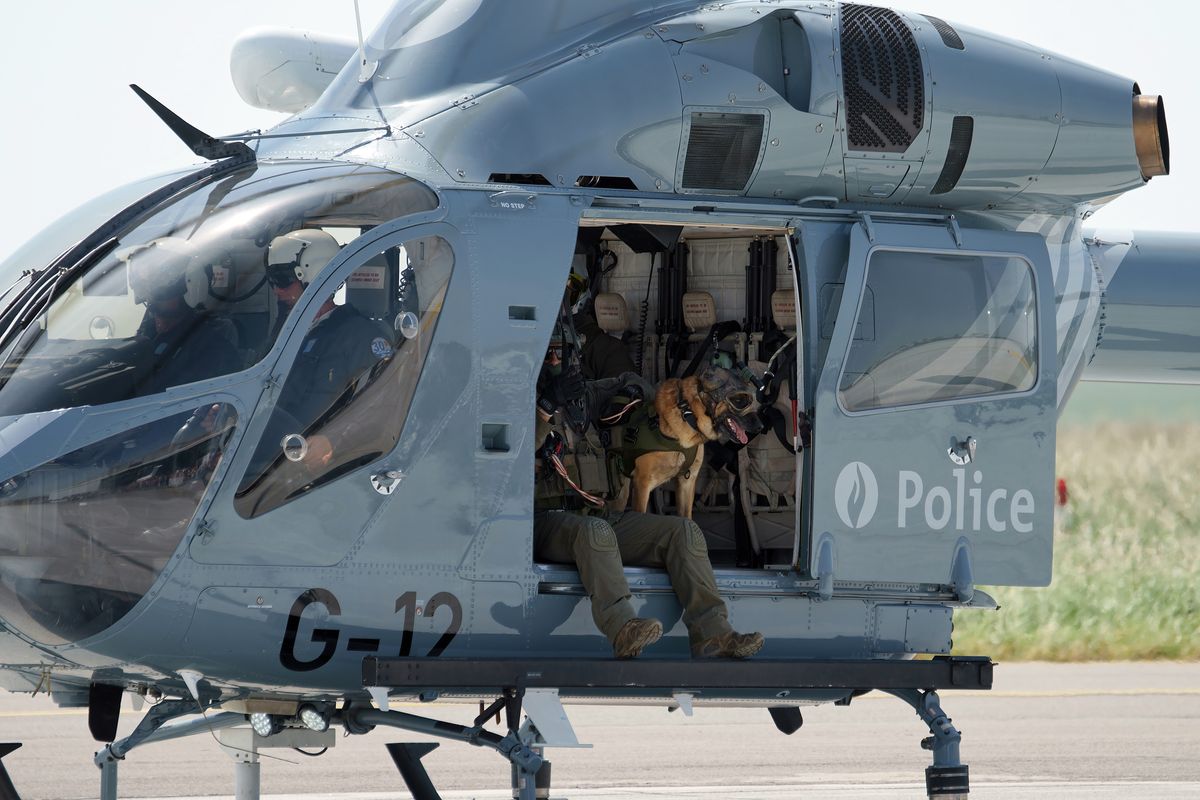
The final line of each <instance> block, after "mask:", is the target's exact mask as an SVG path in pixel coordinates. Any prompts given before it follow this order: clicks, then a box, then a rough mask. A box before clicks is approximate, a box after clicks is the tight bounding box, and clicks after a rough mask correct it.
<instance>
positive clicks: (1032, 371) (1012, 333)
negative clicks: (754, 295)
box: [838, 250, 1038, 412]
mask: <svg viewBox="0 0 1200 800" xmlns="http://www.w3.org/2000/svg"><path fill="white" fill-rule="evenodd" d="M866 292H867V293H868V294H869V295H870V296H871V297H873V298H874V302H873V303H872V304H871V305H870V306H867V305H862V306H861V307H860V309H859V311H858V315H859V316H858V319H857V323H856V326H855V330H856V335H855V338H854V340H853V341H852V342H851V345H850V350H849V352H848V354H847V357H846V363H845V366H844V368H843V372H842V377H841V381H840V383H839V387H838V400H839V402H840V403H841V405H842V408H844V409H845V410H846V411H849V412H855V411H869V410H872V409H877V408H887V407H894V406H908V405H917V404H923V403H934V402H943V401H952V400H959V399H964V398H970V397H979V396H982V395H993V394H1000V393H1007V392H1023V391H1027V390H1029V389H1032V388H1033V386H1034V384H1035V383H1036V381H1037V368H1038V364H1037V313H1036V312H1037V306H1036V300H1035V293H1034V279H1033V270H1032V269H1031V268H1030V265H1029V263H1028V262H1026V261H1025V260H1023V259H1020V258H1014V257H1008V256H983V255H969V256H964V255H959V254H943V253H921V252H907V251H892V250H878V251H875V252H874V253H873V254H872V255H871V258H870V261H869V262H868V264H867V286H866ZM864 315H867V316H870V317H872V318H871V319H865V318H864Z"/></svg>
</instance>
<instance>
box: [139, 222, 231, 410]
mask: <svg viewBox="0 0 1200 800" xmlns="http://www.w3.org/2000/svg"><path fill="white" fill-rule="evenodd" d="M117 257H118V258H119V259H121V260H122V261H125V262H126V263H127V265H128V270H129V287H130V289H132V291H133V296H134V301H135V302H138V303H142V304H144V305H145V306H146V315H145V317H144V318H143V320H142V324H141V326H140V327H139V328H138V333H137V335H138V337H139V338H142V339H145V340H147V341H148V342H149V345H150V359H149V365H148V369H147V370H146V371H145V372H143V373H142V374H141V375H140V376H139V381H138V382H139V391H138V394H139V395H141V394H153V393H156V392H161V391H164V390H166V389H169V388H171V387H172V386H181V385H183V384H186V383H192V382H195V381H201V380H205V379H206V378H214V377H217V376H219V375H227V374H229V373H232V372H236V371H237V370H238V369H240V368H241V359H240V358H239V357H238V354H237V349H236V348H235V346H234V343H233V341H232V340H231V332H230V327H231V326H230V325H229V324H228V323H227V322H224V323H223V321H222V320H219V319H217V318H215V317H213V316H212V315H211V314H210V313H209V312H207V311H205V310H204V308H203V302H204V300H205V298H206V297H207V295H208V287H209V282H208V276H207V274H206V273H205V272H204V271H203V269H202V267H200V266H199V265H198V261H197V259H196V257H195V248H194V247H193V245H192V244H191V243H190V242H188V241H187V240H185V239H179V238H174V237H163V238H160V239H156V240H154V241H152V242H150V243H148V244H144V245H135V246H133V247H130V248H127V249H126V250H124V251H123V252H121V253H118V255H117Z"/></svg>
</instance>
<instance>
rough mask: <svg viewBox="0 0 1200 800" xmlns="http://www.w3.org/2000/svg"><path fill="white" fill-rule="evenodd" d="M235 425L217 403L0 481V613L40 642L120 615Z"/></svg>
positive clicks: (158, 566) (87, 630) (92, 628)
mask: <svg viewBox="0 0 1200 800" xmlns="http://www.w3.org/2000/svg"><path fill="white" fill-rule="evenodd" d="M235 423H236V418H235V414H234V412H233V409H232V407H230V406H226V405H224V404H221V403H214V404H210V405H206V406H204V407H202V408H199V409H196V410H194V411H189V412H186V413H183V414H176V415H173V416H169V417H165V418H162V419H159V420H156V421H154V422H151V423H149V424H145V425H141V426H138V427H135V428H131V429H128V430H125V431H122V432H121V433H119V434H117V435H113V436H109V437H107V438H104V439H102V440H100V441H98V442H95V443H93V444H89V445H86V446H84V447H80V448H76V449H74V450H71V451H69V452H66V453H63V454H61V455H59V456H57V457H55V458H53V459H52V460H50V461H48V462H46V463H43V464H42V465H40V466H38V467H35V468H33V469H30V470H27V471H25V472H21V473H18V474H12V475H9V476H7V477H4V478H3V479H0V619H3V621H4V624H5V625H7V626H9V627H11V628H13V629H15V630H17V631H20V632H21V633H24V634H25V635H26V636H28V637H30V638H31V639H33V640H34V641H37V642H40V643H42V644H49V645H61V644H67V643H70V642H76V641H79V640H82V639H86V638H88V637H90V636H94V635H95V634H97V633H100V632H101V631H103V630H105V629H106V628H108V627H109V626H111V625H113V624H114V623H116V622H117V621H118V620H120V619H121V618H122V617H124V616H125V615H126V614H127V613H128V612H129V611H130V610H131V609H132V608H133V607H134V606H135V605H137V603H138V602H139V601H140V600H141V599H142V597H143V596H144V595H145V594H146V592H147V591H149V589H150V587H151V586H152V585H153V584H154V582H155V581H156V580H157V579H158V577H159V575H160V574H161V572H162V570H163V568H164V567H165V566H166V564H167V562H168V561H169V560H170V558H171V556H172V555H173V554H174V552H175V550H176V549H177V548H178V547H179V544H180V542H181V541H182V539H183V535H184V533H185V532H186V531H187V529H188V526H189V525H190V523H191V520H192V517H193V516H194V515H195V512H196V509H197V508H198V506H199V504H200V500H201V498H202V497H203V495H204V492H205V490H206V489H207V487H208V485H209V483H210V482H211V479H212V476H213V473H214V471H215V470H216V467H217V464H218V463H219V462H220V459H221V457H222V455H223V453H224V450H225V447H226V444H227V442H228V440H229V437H230V435H231V434H232V432H233V429H234V425H235Z"/></svg>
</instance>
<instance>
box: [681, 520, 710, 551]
mask: <svg viewBox="0 0 1200 800" xmlns="http://www.w3.org/2000/svg"><path fill="white" fill-rule="evenodd" d="M683 526H684V536H685V538H686V539H687V548H688V552H690V553H691V554H692V555H695V556H703V557H704V558H708V543H707V542H705V540H704V533H703V532H702V531H701V530H700V526H699V525H697V524H696V523H694V522H692V521H691V520H690V519H685V520H684V521H683Z"/></svg>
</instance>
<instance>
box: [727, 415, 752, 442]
mask: <svg viewBox="0 0 1200 800" xmlns="http://www.w3.org/2000/svg"><path fill="white" fill-rule="evenodd" d="M725 424H726V425H727V426H728V427H729V430H731V431H733V435H734V437H735V438H736V439H737V440H738V444H746V442H748V441H750V437H748V436H746V431H745V430H744V429H743V428H742V426H741V425H739V424H738V422H737V420H736V419H733V418H732V417H729V418H726V420H725Z"/></svg>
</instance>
